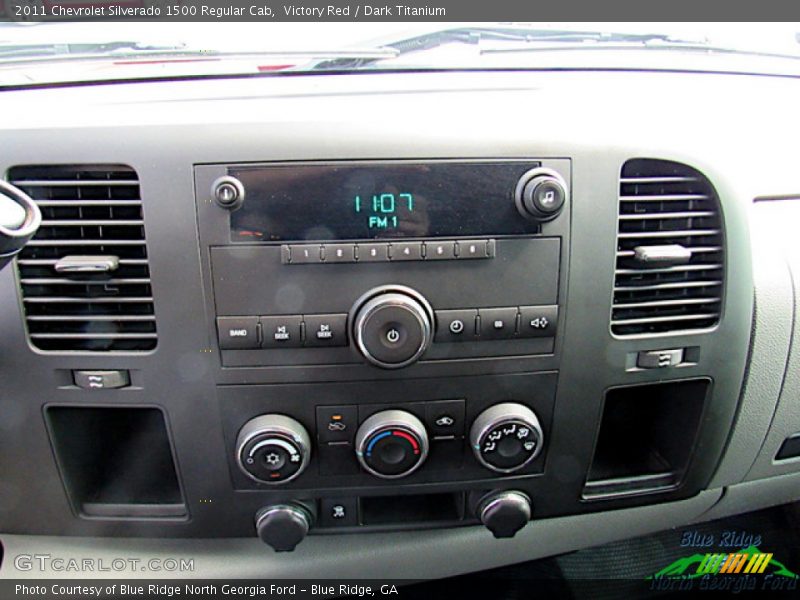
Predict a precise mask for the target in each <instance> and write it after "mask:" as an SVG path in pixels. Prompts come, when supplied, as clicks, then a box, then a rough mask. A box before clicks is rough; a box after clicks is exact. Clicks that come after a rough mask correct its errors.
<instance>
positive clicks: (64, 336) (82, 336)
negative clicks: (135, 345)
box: [28, 332, 158, 340]
mask: <svg viewBox="0 0 800 600" xmlns="http://www.w3.org/2000/svg"><path fill="white" fill-rule="evenodd" d="M28 336H29V337H31V338H33V339H38V340H94V339H98V340H114V339H120V340H121V339H141V340H154V339H156V338H157V337H158V335H157V334H155V333H103V332H97V333H95V332H92V333H29V334H28Z"/></svg>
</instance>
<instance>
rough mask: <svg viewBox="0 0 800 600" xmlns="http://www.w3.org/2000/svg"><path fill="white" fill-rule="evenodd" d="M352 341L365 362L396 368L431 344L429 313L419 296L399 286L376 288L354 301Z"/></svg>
mask: <svg viewBox="0 0 800 600" xmlns="http://www.w3.org/2000/svg"><path fill="white" fill-rule="evenodd" d="M353 314H354V316H353V319H352V323H353V339H355V341H356V346H357V347H358V350H359V351H360V352H361V354H363V355H364V358H366V359H367V360H368V361H369V362H371V363H372V364H373V365H376V366H378V367H382V368H384V369H399V368H401V367H405V366H407V365H410V364H411V363H413V362H415V361H416V360H417V359H418V358H419V357H420V356H422V354H423V353H424V352H425V350H427V349H428V346H429V345H430V343H431V330H432V327H431V323H432V315H433V310H432V309H431V307H430V305H429V304H428V302H427V301H426V300H425V298H423V297H422V296H421V295H420V294H418V293H417V292H415V291H414V290H412V289H409V288H405V287H401V286H387V287H383V288H376V289H374V290H372V291H370V292H369V293H367V294H365V295H364V296H362V298H361V299H360V300H359V301H358V302H356V308H355V309H354V311H353Z"/></svg>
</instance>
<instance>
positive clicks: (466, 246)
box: [458, 240, 489, 259]
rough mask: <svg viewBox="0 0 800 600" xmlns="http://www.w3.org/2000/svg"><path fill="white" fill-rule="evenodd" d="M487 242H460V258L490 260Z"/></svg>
mask: <svg viewBox="0 0 800 600" xmlns="http://www.w3.org/2000/svg"><path fill="white" fill-rule="evenodd" d="M488 246H489V243H488V241H487V240H459V241H458V258H459V259H462V258H488V257H489V252H488Z"/></svg>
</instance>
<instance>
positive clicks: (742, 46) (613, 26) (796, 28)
mask: <svg viewBox="0 0 800 600" xmlns="http://www.w3.org/2000/svg"><path fill="white" fill-rule="evenodd" d="M798 32H800V24H798V23H771V24H770V23H766V24H765V23H740V24H715V23H494V24H493V23H477V24H465V23H450V24H448V23H427V24H421V23H413V24H410V23H368V24H365V23H285V22H284V23H264V22H259V23H227V22H226V23H177V24H176V23H163V22H152V23H142V22H134V23H131V22H102V23H98V22H82V23H76V22H51V21H48V22H40V23H37V22H22V23H19V22H16V23H15V22H4V23H0V86H2V87H19V86H28V85H42V84H44V85H48V84H60V83H73V82H91V81H103V80H118V81H129V80H137V79H164V78H180V77H214V76H223V75H224V76H232V75H243V76H247V75H282V74H290V73H332V72H335V73H347V72H351V71H392V70H422V71H424V70H461V69H470V70H474V69H486V70H493V69H523V70H524V69H556V68H558V69H565V68H566V69H585V68H592V69H606V68H613V69H670V70H671V69H680V70H697V71H719V72H749V73H753V72H754V73H772V74H784V75H800V60H798V59H800V34H798Z"/></svg>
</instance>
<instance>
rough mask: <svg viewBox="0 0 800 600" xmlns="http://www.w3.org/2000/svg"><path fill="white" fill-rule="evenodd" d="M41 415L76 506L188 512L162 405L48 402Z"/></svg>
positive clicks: (126, 513) (127, 513)
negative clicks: (92, 405) (80, 405)
mask: <svg viewBox="0 0 800 600" xmlns="http://www.w3.org/2000/svg"><path fill="white" fill-rule="evenodd" d="M46 415H47V422H48V426H49V428H50V435H51V439H52V443H53V450H54V452H55V456H56V460H57V462H58V465H59V468H60V469H61V474H62V477H63V480H64V485H65V486H66V489H67V493H68V495H69V498H70V501H71V502H72V505H73V506H74V508H75V510H76V512H78V513H80V514H82V515H83V516H88V517H139V518H142V517H146V518H164V517H182V516H185V515H186V514H187V512H186V504H185V502H184V500H183V495H182V493H181V489H180V485H179V483H178V476H177V471H176V469H175V461H174V460H173V456H172V448H171V446H170V441H169V435H168V433H167V427H166V422H165V420H164V414H163V413H162V412H161V410H159V409H157V408H139V407H136V408H90V407H65V406H51V407H49V408H48V409H47V411H46Z"/></svg>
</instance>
